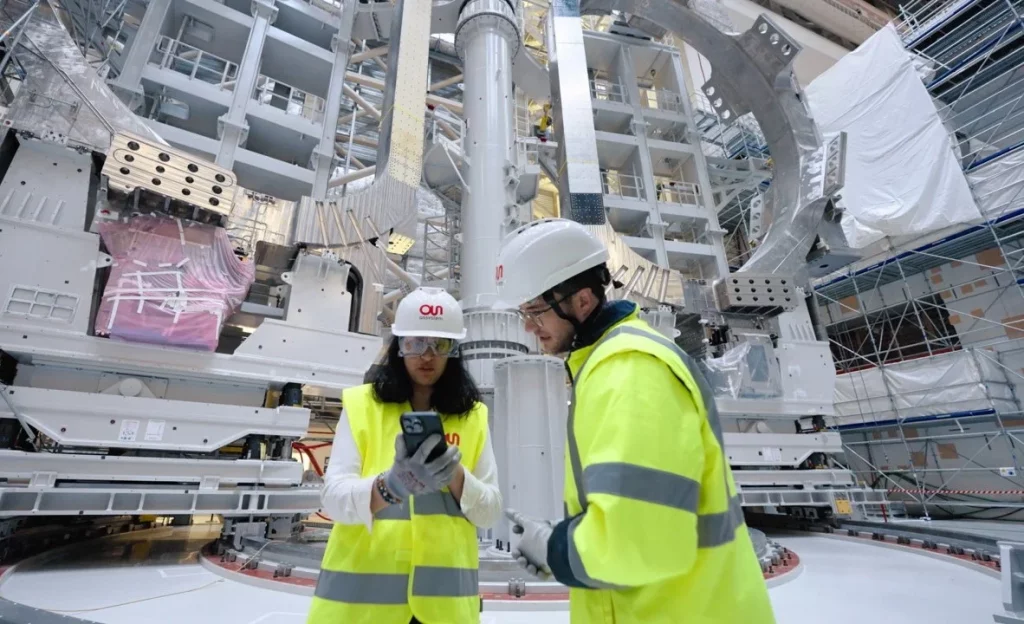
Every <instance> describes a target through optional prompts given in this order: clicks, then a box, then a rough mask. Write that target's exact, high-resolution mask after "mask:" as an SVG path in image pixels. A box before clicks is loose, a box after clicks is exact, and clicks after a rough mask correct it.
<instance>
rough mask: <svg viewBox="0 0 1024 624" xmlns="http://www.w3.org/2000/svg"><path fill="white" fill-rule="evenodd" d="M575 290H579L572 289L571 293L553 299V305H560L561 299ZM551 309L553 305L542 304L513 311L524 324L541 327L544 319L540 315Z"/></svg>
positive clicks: (564, 298) (573, 293)
mask: <svg viewBox="0 0 1024 624" xmlns="http://www.w3.org/2000/svg"><path fill="white" fill-rule="evenodd" d="M577 292H579V290H574V291H572V292H571V293H568V294H566V295H564V296H562V298H560V299H557V300H555V305H561V303H562V302H563V301H565V300H566V299H568V298H569V297H572V296H573V295H575V294H576V293H577ZM553 309H554V306H552V305H544V306H540V307H534V308H530V309H529V310H524V309H522V308H519V309H517V310H516V311H515V312H516V314H518V315H519V319H520V320H522V321H523V323H524V324H527V323H533V324H534V325H536V326H537V327H540V328H543V327H544V321H543V320H541V317H542V316H544V315H545V314H547V313H548V312H549V311H551V310H553Z"/></svg>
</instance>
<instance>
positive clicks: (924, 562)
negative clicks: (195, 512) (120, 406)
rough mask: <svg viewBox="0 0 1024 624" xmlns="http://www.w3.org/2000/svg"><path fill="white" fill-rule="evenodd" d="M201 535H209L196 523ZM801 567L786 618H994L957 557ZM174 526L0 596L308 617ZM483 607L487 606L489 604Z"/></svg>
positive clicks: (11, 586) (158, 616) (827, 542)
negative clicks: (209, 567)
mask: <svg viewBox="0 0 1024 624" xmlns="http://www.w3.org/2000/svg"><path fill="white" fill-rule="evenodd" d="M192 536H193V537H194V539H195V540H196V541H205V540H207V539H208V538H209V537H210V533H209V531H208V530H206V529H202V528H196V529H193V530H192ZM779 541H780V542H781V543H783V544H784V545H786V546H788V547H789V548H791V549H792V550H794V551H796V552H797V553H798V554H799V555H800V557H801V560H802V563H803V565H804V570H803V573H802V574H801V575H800V576H799V577H798V578H797V579H795V580H793V581H790V582H789V583H786V584H784V585H781V586H779V587H776V588H774V589H772V590H771V596H772V602H773V604H774V605H775V612H776V617H777V619H778V622H779V624H804V623H806V622H814V621H827V622H829V623H830V624H861V623H862V622H871V621H880V622H899V623H900V624H918V623H919V624H946V623H948V624H966V623H968V622H985V621H991V617H992V614H993V613H994V612H996V611H997V610H999V608H1000V594H999V581H998V580H996V579H993V578H990V577H988V576H985V575H983V574H981V573H979V572H975V571H973V570H969V569H965V568H963V567H961V566H958V565H956V564H954V563H948V562H945V561H936V560H934V559H931V558H928V557H925V556H922V555H919V554H915V553H912V552H900V551H895V550H892V549H888V548H883V547H880V546H876V545H872V544H870V543H855V542H847V541H843V540H838V539H831V538H826V537H811V536H807V537H805V536H795V537H790V536H786V537H781V538H779ZM182 544H183V542H182V541H181V540H180V539H174V538H172V537H171V535H170V533H168V534H167V535H166V536H164V537H160V538H157V539H153V540H151V542H149V543H148V544H146V543H140V542H138V541H134V542H133V541H131V540H124V541H120V540H114V541H113V542H111V543H110V544H109V545H108V546H106V547H105V548H104V549H103V550H102V551H99V552H97V551H96V550H95V549H93V550H92V551H91V552H90V551H78V550H75V549H72V550H71V551H69V552H65V553H63V554H61V555H60V556H59V558H56V559H54V560H51V561H48V562H41V563H40V564H38V565H37V566H25V567H24V569H21V570H19V571H17V572H16V573H15V574H11V575H9V576H8V577H7V578H5V579H4V581H3V582H2V583H0V596H2V597H3V598H6V599H8V600H12V601H15V602H20V603H24V604H28V605H30V606H34V607H39V608H44V609H47V610H51V611H57V612H60V613H64V614H67V615H73V616H78V617H81V618H84V619H89V620H93V621H95V622H100V623H103V624H129V623H131V624H134V623H136V622H140V621H144V622H148V623H151V624H160V623H162V622H167V623H171V622H174V623H180V622H189V624H206V623H211V624H212V623H217V624H301V623H304V622H305V612H306V609H307V607H308V604H309V598H306V597H302V596H296V595H293V594H287V593H283V592H275V591H268V590H266V589H259V588H256V587H252V586H249V585H244V584H241V583H237V582H234V581H229V580H225V579H223V578H221V577H219V576H216V575H214V574H212V573H210V572H208V571H206V570H205V569H203V568H202V567H200V566H199V565H198V564H197V563H196V560H195V556H194V555H190V554H188V553H187V548H183V547H182ZM485 607H486V605H485ZM482 622H483V624H567V623H568V622H569V616H568V613H566V612H564V611H562V612H535V611H532V612H491V613H486V612H485V613H484V616H483V619H482Z"/></svg>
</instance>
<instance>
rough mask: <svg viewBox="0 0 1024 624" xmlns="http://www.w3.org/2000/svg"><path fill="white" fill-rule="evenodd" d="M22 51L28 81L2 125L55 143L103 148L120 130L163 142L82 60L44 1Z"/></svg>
mask: <svg viewBox="0 0 1024 624" xmlns="http://www.w3.org/2000/svg"><path fill="white" fill-rule="evenodd" d="M24 39H25V40H26V41H25V42H24V44H25V45H26V46H28V48H29V49H31V50H32V51H33V52H35V53H36V54H20V55H19V56H18V60H19V61H20V62H21V63H22V64H23V65H24V66H25V70H26V71H27V73H28V77H27V82H26V83H25V85H23V87H22V88H21V89H19V90H18V95H17V96H16V97H15V99H14V102H12V103H11V106H10V110H9V111H8V114H7V118H6V119H5V120H4V125H5V126H7V127H9V128H14V129H17V130H23V131H27V132H31V133H32V134H34V135H36V136H40V137H42V138H44V139H47V140H51V141H53V142H57V143H62V144H63V143H66V144H68V145H72V146H82V147H85V148H88V149H92V150H95V151H98V152H106V151H107V148H108V147H109V146H110V140H111V137H112V135H113V134H114V133H115V132H117V131H120V130H125V131H128V132H133V133H135V134H140V135H143V136H148V137H151V138H152V140H154V141H159V142H160V143H164V141H163V140H162V139H161V138H160V137H159V136H157V135H156V134H155V133H154V132H153V131H152V130H151V129H150V128H149V126H147V125H146V124H145V123H144V122H143V121H142V120H141V119H139V118H137V117H136V116H135V115H134V114H133V113H132V112H131V111H130V110H129V109H128V107H126V106H125V105H124V104H123V103H122V102H121V100H120V99H119V98H118V97H117V96H116V95H115V94H114V93H113V92H112V91H111V90H110V89H108V88H107V86H106V84H104V82H103V81H102V80H101V79H100V78H99V77H98V76H97V75H96V69H95V68H94V67H92V66H90V65H89V64H88V63H86V61H85V57H83V56H82V54H81V53H80V52H79V50H78V47H77V46H76V45H75V44H74V43H73V42H72V41H71V38H70V37H69V36H68V33H67V31H65V30H64V27H63V26H61V24H60V22H59V21H58V20H57V18H56V16H55V15H54V13H53V10H52V9H51V8H50V5H49V4H48V3H46V2H44V3H42V4H40V5H39V8H38V9H36V13H35V15H33V16H32V20H31V21H30V22H29V25H28V26H27V28H26V31H25V37H24Z"/></svg>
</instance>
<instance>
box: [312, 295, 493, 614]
mask: <svg viewBox="0 0 1024 624" xmlns="http://www.w3.org/2000/svg"><path fill="white" fill-rule="evenodd" d="M391 333H392V335H393V338H392V339H391V343H390V345H389V347H388V352H387V356H386V359H385V360H384V361H383V362H382V363H381V365H380V366H379V367H378V368H377V370H376V372H375V373H374V376H373V380H372V383H368V384H364V385H362V386H357V387H355V388H349V389H347V390H345V391H344V392H343V393H342V408H343V411H342V414H341V419H340V420H339V422H338V428H337V432H336V434H335V438H334V446H333V448H332V450H331V462H330V467H329V468H328V469H327V475H326V478H325V481H324V488H323V493H322V495H321V501H322V503H323V510H324V512H326V513H327V514H328V515H329V516H330V517H331V519H332V520H334V527H333V529H332V530H331V537H330V540H329V541H328V543H327V550H326V552H325V553H324V559H323V563H322V564H321V570H320V578H319V579H318V581H317V587H316V592H315V594H314V597H313V604H312V607H311V609H310V613H309V619H308V622H309V623H310V624H339V623H342V622H343V623H344V624H410V622H412V623H420V622H422V623H423V624H433V623H434V622H451V623H452V624H464V623H472V624H477V623H478V622H479V621H480V598H479V593H478V592H479V587H478V581H477V570H478V566H479V562H478V559H477V539H476V529H477V527H481V528H487V527H490V526H492V525H493V524H494V523H495V522H496V521H497V520H498V518H499V517H500V516H501V493H500V492H499V490H498V473H497V469H496V467H495V461H494V453H493V451H492V449H491V441H490V438H489V435H488V426H487V407H486V406H485V405H484V404H483V403H482V402H481V400H480V392H479V391H478V390H477V388H476V385H475V384H474V383H473V380H472V378H470V376H469V373H468V372H467V371H466V368H465V366H464V365H463V364H462V360H461V359H460V358H459V344H458V342H459V340H462V339H463V338H465V336H466V328H465V326H464V325H463V319H462V308H461V307H459V304H458V302H456V301H455V299H454V298H453V297H452V296H451V295H449V294H448V293H447V292H445V291H444V290H442V289H440V288H418V289H416V290H415V291H413V292H412V293H410V294H409V295H407V296H406V297H405V299H403V300H402V301H401V303H399V305H398V310H397V311H396V314H395V323H394V326H392V328H391ZM409 412H419V413H422V412H437V413H439V414H440V417H441V422H442V424H443V428H444V438H445V441H446V444H447V449H446V450H445V451H444V453H443V454H441V455H440V456H438V457H436V458H432V457H431V455H433V453H431V451H432V450H434V449H435V447H436V446H437V445H438V444H440V443H441V436H440V435H436V434H435V435H433V436H431V437H427V438H426V439H425V440H423V441H422V442H421V443H420V445H419V448H418V450H417V449H409V448H407V447H406V443H405V440H404V438H403V434H402V432H401V431H402V430H401V425H400V418H402V416H403V414H407V413H409ZM435 418H436V417H435Z"/></svg>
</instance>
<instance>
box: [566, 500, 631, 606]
mask: <svg viewBox="0 0 1024 624" xmlns="http://www.w3.org/2000/svg"><path fill="white" fill-rule="evenodd" d="M581 520H583V516H582V515H579V516H576V517H575V518H573V519H572V520H570V521H569V567H570V568H571V569H572V575H573V576H575V577H576V580H578V581H579V582H581V583H583V584H584V585H586V586H588V587H591V588H593V589H626V588H625V587H622V586H619V585H612V584H611V583H605V582H604V581H599V580H597V579H596V578H593V577H591V576H590V575H589V574H587V568H586V566H584V565H583V559H581V558H580V552H579V551H578V550H576V527H578V526H579V524H580V521H581Z"/></svg>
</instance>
